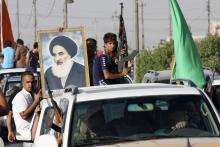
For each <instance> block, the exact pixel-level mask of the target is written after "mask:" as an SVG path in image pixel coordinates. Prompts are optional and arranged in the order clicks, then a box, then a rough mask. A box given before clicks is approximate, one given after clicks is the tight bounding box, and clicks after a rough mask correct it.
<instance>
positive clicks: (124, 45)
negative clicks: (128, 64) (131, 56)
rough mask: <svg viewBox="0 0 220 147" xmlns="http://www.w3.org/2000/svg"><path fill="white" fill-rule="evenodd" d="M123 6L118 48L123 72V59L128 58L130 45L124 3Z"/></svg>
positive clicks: (119, 66)
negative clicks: (126, 29) (125, 22)
mask: <svg viewBox="0 0 220 147" xmlns="http://www.w3.org/2000/svg"><path fill="white" fill-rule="evenodd" d="M120 5H121V14H120V18H119V19H120V20H119V34H118V37H119V48H118V54H119V56H118V57H119V58H118V61H119V62H118V63H119V64H118V70H119V71H122V69H123V64H122V62H121V61H122V59H123V58H124V57H127V56H128V44H127V36H126V31H125V24H124V19H123V8H124V7H123V3H120ZM122 49H124V54H121V50H122Z"/></svg>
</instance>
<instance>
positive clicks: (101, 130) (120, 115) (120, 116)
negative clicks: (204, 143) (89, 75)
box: [71, 95, 219, 146]
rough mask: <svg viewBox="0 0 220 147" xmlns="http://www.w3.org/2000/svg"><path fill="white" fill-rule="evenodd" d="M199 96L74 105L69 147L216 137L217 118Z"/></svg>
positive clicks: (105, 101) (150, 97)
mask: <svg viewBox="0 0 220 147" xmlns="http://www.w3.org/2000/svg"><path fill="white" fill-rule="evenodd" d="M210 108H211V106H210V104H208V103H207V101H206V100H205V99H204V98H203V97H202V96H200V95H175V96H173V95H170V96H143V97H132V98H131V97H130V98H120V99H108V100H98V101H88V102H81V103H76V104H75V107H74V117H73V118H74V119H73V120H72V130H73V131H72V134H71V146H88V145H89V146H90V145H103V144H112V143H116V142H124V141H136V140H146V139H152V138H154V139H155V138H171V137H216V136H219V128H218V125H219V123H218V121H217V117H216V115H215V113H214V111H213V109H210Z"/></svg>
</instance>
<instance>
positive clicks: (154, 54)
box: [136, 43, 173, 83]
mask: <svg viewBox="0 0 220 147" xmlns="http://www.w3.org/2000/svg"><path fill="white" fill-rule="evenodd" d="M172 55H173V47H172V45H171V44H170V43H166V44H164V45H161V46H158V48H155V49H154V50H142V51H140V53H139V54H138V56H137V58H136V66H137V68H136V82H137V83H139V82H141V81H142V78H143V76H144V74H145V73H146V72H147V71H148V70H164V69H168V68H170V63H171V61H172Z"/></svg>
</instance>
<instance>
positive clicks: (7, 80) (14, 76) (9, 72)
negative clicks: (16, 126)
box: [0, 68, 40, 142]
mask: <svg viewBox="0 0 220 147" xmlns="http://www.w3.org/2000/svg"><path fill="white" fill-rule="evenodd" d="M25 71H26V69H25V68H12V69H1V70H0V80H1V84H0V86H1V89H2V92H3V94H4V95H5V97H6V100H7V102H8V103H9V106H10V107H11V102H12V100H13V98H14V96H15V95H16V94H17V92H19V91H20V90H21V88H22V85H21V77H22V74H23V73H24V72H25ZM39 71H40V69H38V72H39ZM34 76H35V80H36V82H38V81H39V78H40V77H39V74H34ZM0 132H1V133H0V137H2V138H3V140H4V142H6V141H7V134H8V129H7V125H6V116H3V117H0Z"/></svg>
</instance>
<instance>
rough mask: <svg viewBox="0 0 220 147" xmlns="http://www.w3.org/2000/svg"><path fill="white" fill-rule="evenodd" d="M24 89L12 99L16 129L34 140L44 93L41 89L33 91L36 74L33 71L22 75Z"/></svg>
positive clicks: (23, 135)
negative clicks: (42, 93)
mask: <svg viewBox="0 0 220 147" xmlns="http://www.w3.org/2000/svg"><path fill="white" fill-rule="evenodd" d="M22 86H23V89H22V90H21V91H20V92H19V93H18V94H17V95H16V96H15V97H14V99H13V101H12V111H13V116H14V121H15V126H16V131H17V132H18V133H19V134H20V135H21V136H22V137H23V138H30V136H31V139H32V140H33V139H34V137H35V133H36V128H37V123H38V119H39V112H40V107H39V106H38V104H39V102H40V100H41V98H42V95H41V90H39V91H38V92H37V93H35V92H34V91H33V86H34V76H33V74H32V73H31V72H25V73H24V74H23V76H22ZM34 112H35V114H36V115H35V116H36V117H35V118H34V119H35V120H34V124H33V126H31V121H32V118H33V114H34Z"/></svg>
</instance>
